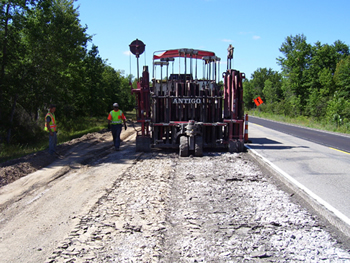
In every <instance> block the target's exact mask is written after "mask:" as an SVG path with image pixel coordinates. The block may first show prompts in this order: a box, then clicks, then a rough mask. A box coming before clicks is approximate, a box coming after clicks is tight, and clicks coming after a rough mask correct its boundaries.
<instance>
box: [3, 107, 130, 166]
mask: <svg viewBox="0 0 350 263" xmlns="http://www.w3.org/2000/svg"><path fill="white" fill-rule="evenodd" d="M125 116H126V118H127V119H128V120H136V111H135V110H133V111H130V112H125ZM107 123H108V122H107V115H106V116H102V117H99V118H97V117H93V118H84V119H82V120H81V121H79V122H76V121H69V122H68V123H61V124H60V122H59V120H58V123H57V126H58V134H57V140H58V144H62V143H65V142H67V141H70V140H73V139H76V138H80V137H82V136H83V135H85V134H88V133H93V132H99V131H101V130H103V129H105V128H107ZM48 147H49V140H48V136H47V134H41V135H40V138H38V140H37V142H35V143H29V142H28V143H26V144H9V145H8V144H1V145H0V163H2V162H5V161H8V160H12V159H16V158H19V157H22V156H25V155H28V154H31V153H35V152H39V151H42V150H45V149H47V148H48Z"/></svg>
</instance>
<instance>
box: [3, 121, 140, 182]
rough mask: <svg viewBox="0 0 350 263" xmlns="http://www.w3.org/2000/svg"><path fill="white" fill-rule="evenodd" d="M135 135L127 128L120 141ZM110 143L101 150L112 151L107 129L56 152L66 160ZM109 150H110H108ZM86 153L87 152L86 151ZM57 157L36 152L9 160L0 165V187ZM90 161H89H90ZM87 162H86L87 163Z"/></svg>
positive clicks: (55, 159)
mask: <svg viewBox="0 0 350 263" xmlns="http://www.w3.org/2000/svg"><path fill="white" fill-rule="evenodd" d="M132 133H135V130H134V129H133V128H132V127H129V129H127V130H126V131H123V133H122V135H121V139H122V140H123V139H125V138H127V137H128V136H130V134H132ZM103 142H110V144H107V145H106V146H105V148H104V149H103V150H113V149H112V144H111V142H112V135H111V132H110V131H108V130H107V129H104V130H101V131H100V132H94V133H89V134H86V135H84V136H82V137H80V138H76V139H73V140H71V141H69V142H65V143H63V144H60V145H58V146H57V152H58V153H59V154H61V155H62V156H64V158H66V159H67V158H68V159H69V157H70V156H71V153H72V152H73V151H74V150H75V149H77V150H79V148H82V146H83V148H89V147H90V146H93V145H96V144H99V143H103ZM109 148H110V149H109ZM87 152H88V151H87ZM110 152H111V151H107V152H105V154H108V153H110ZM57 159H58V158H57V156H51V155H50V154H49V152H48V150H44V151H40V152H36V153H33V154H29V155H26V156H24V157H21V158H18V159H14V160H10V161H7V162H4V163H1V164H0V187H2V186H4V185H7V184H10V183H12V182H14V181H16V180H18V179H20V178H22V177H24V176H26V175H28V174H30V173H33V172H35V171H37V170H40V169H42V168H44V167H46V166H48V165H50V164H51V163H53V162H55V161H57ZM68 159H67V160H68ZM90 161H91V160H90ZM88 162H89V160H87V161H86V163H88Z"/></svg>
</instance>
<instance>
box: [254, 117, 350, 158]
mask: <svg viewBox="0 0 350 263" xmlns="http://www.w3.org/2000/svg"><path fill="white" fill-rule="evenodd" d="M249 121H250V122H252V123H255V124H259V125H262V126H264V127H267V128H270V129H273V130H275V131H279V132H283V133H286V134H290V135H292V136H295V137H298V138H301V139H304V140H308V141H311V142H315V143H318V144H321V145H325V146H328V147H332V148H335V149H338V150H341V151H345V152H348V153H350V136H346V135H341V134H335V133H330V132H323V131H318V130H315V129H308V128H302V127H299V126H294V125H287V124H283V123H280V122H275V121H270V120H266V119H261V118H256V117H252V116H249Z"/></svg>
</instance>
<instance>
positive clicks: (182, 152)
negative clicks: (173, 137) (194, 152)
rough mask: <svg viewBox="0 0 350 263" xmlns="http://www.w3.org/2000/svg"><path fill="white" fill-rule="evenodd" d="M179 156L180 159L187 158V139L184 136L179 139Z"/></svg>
mask: <svg viewBox="0 0 350 263" xmlns="http://www.w3.org/2000/svg"><path fill="white" fill-rule="evenodd" d="M179 155H180V157H187V156H188V138H187V137H186V136H181V137H180V146H179Z"/></svg>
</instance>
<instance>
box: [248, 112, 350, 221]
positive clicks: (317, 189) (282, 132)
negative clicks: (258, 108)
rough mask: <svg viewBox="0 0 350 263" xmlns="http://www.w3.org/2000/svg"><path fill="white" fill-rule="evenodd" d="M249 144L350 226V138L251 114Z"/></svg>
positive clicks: (281, 172)
mask: <svg viewBox="0 0 350 263" xmlns="http://www.w3.org/2000/svg"><path fill="white" fill-rule="evenodd" d="M248 130H249V132H248V134H249V140H251V143H249V144H247V146H248V147H249V148H250V149H252V150H253V151H255V152H256V153H257V154H259V155H260V156H262V158H264V160H265V161H266V162H267V163H269V164H271V165H272V166H273V167H274V168H275V169H277V170H278V171H279V173H280V174H283V176H284V177H286V178H287V179H288V180H291V181H293V183H294V184H297V185H298V187H301V188H302V189H303V190H304V191H305V192H307V193H308V194H309V195H310V196H312V198H313V199H315V200H317V201H318V202H319V203H321V204H322V205H323V206H325V207H326V208H327V209H328V210H329V211H331V213H333V214H335V215H336V216H337V217H339V218H340V219H341V220H342V221H343V222H345V223H346V224H347V225H349V227H350V137H347V136H343V135H336V134H333V133H328V132H321V131H317V130H314V129H308V128H301V127H297V126H292V125H286V124H282V123H278V122H273V121H268V120H265V119H260V118H256V117H251V116H249V129H248Z"/></svg>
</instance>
